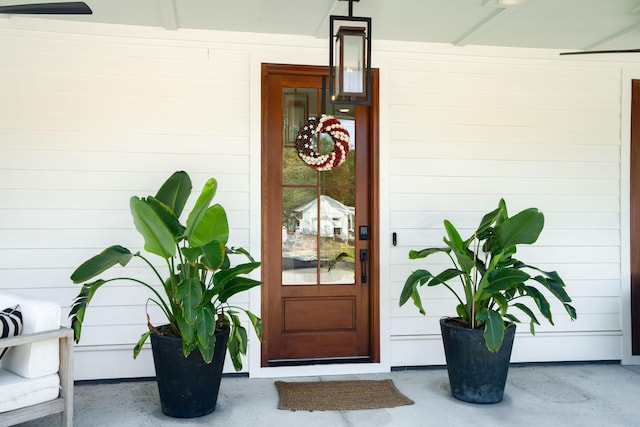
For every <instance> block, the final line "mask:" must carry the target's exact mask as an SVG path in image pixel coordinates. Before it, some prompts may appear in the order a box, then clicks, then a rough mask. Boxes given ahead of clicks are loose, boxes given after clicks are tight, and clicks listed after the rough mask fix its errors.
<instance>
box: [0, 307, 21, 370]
mask: <svg viewBox="0 0 640 427" xmlns="http://www.w3.org/2000/svg"><path fill="white" fill-rule="evenodd" d="M21 332H22V313H21V312H20V306H19V305H16V306H15V307H9V308H5V309H4V310H2V311H0V338H7V337H15V336H16V335H20V333H21ZM7 350H8V348H3V349H0V359H2V356H4V354H5V353H6V352H7Z"/></svg>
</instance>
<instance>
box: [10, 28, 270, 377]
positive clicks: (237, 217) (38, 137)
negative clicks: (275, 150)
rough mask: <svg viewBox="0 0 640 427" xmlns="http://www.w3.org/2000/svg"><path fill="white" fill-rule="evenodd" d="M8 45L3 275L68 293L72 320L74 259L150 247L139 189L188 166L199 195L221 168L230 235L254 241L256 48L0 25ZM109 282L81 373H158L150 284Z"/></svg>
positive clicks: (87, 334)
mask: <svg viewBox="0 0 640 427" xmlns="http://www.w3.org/2000/svg"><path fill="white" fill-rule="evenodd" d="M0 57H2V61H0V236H1V237H0V278H1V279H0V288H2V289H15V290H16V291H19V292H21V293H23V294H26V295H30V296H33V297H39V298H46V299H51V300H55V301H57V302H59V303H60V304H61V305H62V306H63V313H64V319H63V322H65V323H66V324H68V320H67V319H66V314H67V313H68V308H69V305H70V303H71V301H72V299H73V297H74V296H75V295H76V294H77V292H78V291H79V285H74V284H73V283H72V282H71V281H70V279H69V276H70V274H71V272H72V271H73V269H74V268H75V267H76V266H78V265H79V264H80V263H81V262H82V261H84V260H85V259H87V258H89V257H90V256H93V255H95V254H97V253H98V252H99V251H101V250H102V249H104V248H105V247H107V246H110V245H113V244H122V245H124V246H126V247H128V248H130V249H131V250H132V251H137V250H140V248H141V246H142V244H143V242H142V239H141V237H139V235H138V234H137V233H136V232H135V230H134V228H133V221H132V219H131V215H130V213H129V208H128V206H129V198H130V196H132V195H134V194H135V195H139V196H146V195H153V194H155V192H156V191H157V189H158V188H159V186H160V185H161V184H162V183H163V182H164V180H165V179H166V178H168V177H169V175H170V174H171V173H172V172H173V171H175V170H186V171H187V172H188V173H189V174H190V176H191V178H192V180H193V184H194V194H193V195H192V200H191V201H190V203H191V204H189V205H188V206H192V203H194V202H195V198H196V197H197V194H199V192H200V189H201V188H202V186H203V184H204V182H205V181H206V180H207V179H208V178H209V177H212V176H213V177H215V178H216V179H217V180H218V192H217V195H216V199H215V200H216V201H218V202H220V203H221V204H222V205H223V206H225V208H226V209H227V212H228V216H229V222H230V226H231V228H232V230H231V241H230V244H232V245H234V246H243V247H246V248H248V249H252V248H250V247H249V191H250V189H249V67H248V63H249V53H248V51H247V50H246V49H245V50H243V49H233V50H232V49H225V48H224V47H220V46H215V45H212V44H209V45H205V44H203V43H194V42H186V43H181V42H175V43H167V46H163V43H162V41H158V40H145V39H135V38H127V37H106V36H92V35H77V34H63V33H56V32H52V33H48V32H46V31H45V32H38V31H20V30H15V29H4V30H1V29H0ZM187 214H188V211H186V212H185V213H184V215H185V218H186V215H187ZM253 249H254V250H256V249H257V248H253ZM151 257H152V259H154V262H157V263H158V266H159V267H160V268H161V269H164V268H166V267H164V265H163V263H162V260H161V259H160V258H159V257H155V256H153V255H152V256H151ZM131 265H133V266H134V268H133V269H129V268H128V271H129V272H130V273H131V272H132V273H133V275H135V276H137V277H145V278H147V279H148V280H149V282H150V283H156V279H155V278H154V277H152V276H150V275H149V274H148V272H147V270H146V268H145V267H144V266H143V265H142V264H136V262H135V260H134V261H132V264H131ZM136 266H138V267H136ZM161 271H162V270H161ZM124 272H125V271H124V270H122V269H121V268H119V267H118V268H114V272H113V273H111V274H117V275H123V273H124ZM106 275H107V276H109V274H106ZM107 286H108V288H107V287H105V288H104V289H103V290H102V291H101V292H99V293H98V294H97V295H96V297H95V299H94V300H93V301H92V307H91V308H90V309H89V310H88V312H87V316H86V321H85V326H84V328H83V335H82V340H81V342H80V344H79V345H77V347H76V369H75V373H76V379H87V378H110V377H141V376H153V375H155V373H154V370H153V364H152V363H148V362H149V361H148V360H147V361H134V360H133V358H132V348H133V344H134V343H135V342H136V341H137V340H138V338H139V336H140V335H141V334H142V333H143V332H144V331H145V330H146V326H145V325H146V320H145V303H146V302H147V298H149V297H150V296H151V295H150V293H149V292H148V291H146V289H144V288H142V287H141V286H137V285H135V284H133V283H125V282H118V283H115V284H113V285H107ZM236 302H237V303H238V304H239V305H245V306H246V305H247V304H248V297H247V296H243V297H239V298H237V299H236ZM0 304H1V302H0ZM149 311H150V314H151V315H152V319H154V321H156V322H158V323H161V322H162V321H163V317H162V315H161V313H160V312H159V310H157V309H156V308H155V307H153V305H152V304H150V310H149ZM141 357H142V358H143V359H150V355H149V354H148V352H145V353H144V354H143V355H142V356H141ZM226 369H227V370H229V371H233V367H232V364H231V363H227V364H226Z"/></svg>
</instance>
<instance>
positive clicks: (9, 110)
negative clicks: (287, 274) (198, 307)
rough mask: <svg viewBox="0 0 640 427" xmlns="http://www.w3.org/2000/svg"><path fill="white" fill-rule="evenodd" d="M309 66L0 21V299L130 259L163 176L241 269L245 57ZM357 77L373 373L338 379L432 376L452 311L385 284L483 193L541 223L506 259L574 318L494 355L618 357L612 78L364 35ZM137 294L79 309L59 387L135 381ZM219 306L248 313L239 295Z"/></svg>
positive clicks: (253, 160)
mask: <svg viewBox="0 0 640 427" xmlns="http://www.w3.org/2000/svg"><path fill="white" fill-rule="evenodd" d="M326 56H327V49H326V46H325V41H323V40H316V39H308V38H301V37H289V36H265V35H250V34H235V33H216V32H196V31H178V32H169V31H164V30H159V29H144V28H142V29H141V28H133V27H125V26H101V25H87V24H73V23H63V22H48V21H39V20H30V19H17V18H12V19H1V20H0V58H2V59H1V60H0V288H2V289H9V290H14V291H17V292H21V293H24V294H27V295H32V296H39V297H43V298H49V299H53V300H56V301H58V302H60V303H61V304H62V305H63V306H64V309H63V311H64V312H65V313H66V312H67V311H68V306H69V305H70V303H71V300H72V298H73V297H74V296H75V295H76V294H77V291H78V286H76V285H73V284H72V283H71V281H70V280H69V275H70V274H71V272H72V271H73V269H74V268H75V267H76V266H77V265H79V263H80V262H82V261H84V260H85V259H86V258H88V257H90V256H92V255H94V254H95V253H97V252H99V251H100V250H102V249H103V248H104V247H106V246H109V245H111V244H116V243H119V244H123V245H125V246H129V247H130V248H132V249H136V248H138V247H140V246H141V244H142V242H141V240H140V238H138V236H137V234H136V233H135V231H134V229H133V226H132V222H131V219H130V216H129V212H128V198H129V197H130V196H131V195H132V194H137V195H146V194H154V193H155V191H156V189H157V187H158V186H159V185H160V184H161V183H162V182H163V181H164V179H165V178H166V177H167V176H168V175H169V174H170V173H171V172H173V171H174V170H178V169H184V170H186V171H188V172H189V174H190V175H191V176H192V178H193V180H194V188H196V189H198V190H199V188H200V187H201V186H202V184H203V183H204V181H205V180H206V179H207V178H208V177H210V176H214V177H216V178H217V179H218V181H219V190H218V196H217V197H218V201H219V202H220V203H222V204H223V205H224V206H225V207H226V208H227V210H228V212H229V217H230V222H231V226H232V234H231V235H232V242H233V244H235V245H242V246H245V247H247V248H248V249H250V250H251V251H252V252H253V253H254V255H258V254H259V251H260V158H259V156H260V63H262V62H274V63H297V64H314V65H325V64H326ZM374 65H375V66H376V67H378V68H380V73H381V88H380V96H381V105H380V112H381V141H380V143H381V153H382V158H381V165H380V170H381V189H382V194H381V206H380V209H381V218H382V219H381V222H382V224H381V228H382V229H381V235H382V236H381V240H382V254H381V255H382V257H381V258H382V259H383V260H385V262H383V263H382V264H381V274H382V281H381V296H382V304H381V315H382V324H381V338H382V339H381V341H382V344H381V345H382V358H383V360H382V363H381V364H379V365H376V366H372V365H364V366H360V367H358V369H360V370H369V371H374V370H388V369H389V367H390V366H407V365H428V364H442V363H443V362H444V358H443V352H442V345H441V343H440V341H439V334H438V327H437V321H438V318H439V317H440V316H443V315H447V314H451V313H452V307H453V300H452V299H451V298H450V296H449V295H447V294H446V293H443V292H442V290H437V289H428V290H425V292H424V294H423V295H424V296H425V298H428V302H427V309H428V316H426V317H423V316H420V315H419V314H418V313H417V310H415V309H414V308H413V307H412V306H411V305H410V304H409V305H407V306H406V307H403V308H399V307H398V301H397V300H398V295H399V292H400V289H401V287H402V284H403V282H404V279H405V277H406V276H407V275H408V274H409V273H410V272H411V271H412V270H413V269H416V268H418V267H423V264H421V263H419V262H416V261H409V260H408V258H407V253H408V250H409V249H411V248H416V249H418V248H422V247H426V246H432V245H437V244H438V243H439V242H440V240H441V236H442V232H443V230H442V220H443V219H445V218H448V219H450V220H452V221H454V223H457V224H461V225H462V226H463V227H466V228H467V229H468V230H470V229H471V228H473V227H475V225H477V222H478V221H479V219H480V217H481V215H482V213H484V212H486V211H488V210H490V209H492V208H494V207H495V206H496V205H497V202H498V200H499V198H500V197H504V198H505V199H506V201H507V203H508V205H509V207H510V208H511V210H512V212H515V211H516V210H520V209H522V208H526V207H530V206H535V207H538V208H540V209H541V210H542V211H543V212H544V213H545V215H546V220H547V226H546V229H545V231H544V232H543V235H542V236H541V239H540V241H539V244H538V245H536V246H535V247H533V248H530V249H527V250H526V251H523V254H522V258H523V259H525V260H527V261H530V262H531V263H534V264H536V265H539V266H541V267H546V268H549V269H556V270H558V272H559V273H560V274H561V275H562V276H563V277H564V278H565V280H566V281H567V283H568V286H569V292H570V295H572V296H573V297H574V299H575V306H576V309H577V310H578V320H577V321H576V322H570V321H569V320H568V319H567V317H566V316H565V315H563V312H562V311H561V309H559V307H558V305H555V308H556V310H555V311H554V315H555V318H556V325H557V326H556V327H555V328H551V327H549V326H546V325H543V327H541V328H540V329H539V333H538V334H537V336H536V337H535V338H532V337H530V336H529V335H528V334H527V333H526V329H528V328H526V327H521V328H520V329H521V333H520V336H519V337H518V339H517V341H516V346H515V348H514V355H513V358H512V360H513V361H515V362H519V361H548V360H598V359H621V358H623V357H626V356H625V354H624V352H623V344H624V342H623V339H622V336H623V333H625V334H628V328H627V322H626V321H625V322H624V323H623V322H622V319H623V318H624V315H625V313H626V312H627V311H628V295H627V292H626V291H625V289H623V288H621V286H623V285H624V286H627V287H628V281H627V280H626V277H627V276H628V268H626V267H624V266H627V265H628V255H627V253H628V243H627V244H625V240H624V238H623V237H621V236H625V235H628V228H625V222H624V218H625V217H627V218H628V211H627V212H625V211H624V207H625V206H627V210H628V205H625V202H624V200H626V198H628V187H626V189H625V187H624V180H625V179H627V178H626V176H625V175H624V170H625V169H624V166H623V165H625V162H627V161H628V152H626V151H625V150H624V147H625V144H628V141H627V140H628V132H627V133H625V129H624V128H623V126H622V124H621V123H627V122H628V121H627V122H625V118H624V117H622V116H621V114H623V115H624V114H627V115H628V107H625V106H624V102H623V101H624V99H625V97H627V96H628V90H629V89H628V87H627V85H626V83H627V79H628V76H629V73H627V74H624V75H623V73H624V72H625V70H627V69H630V67H631V65H632V64H631V65H630V64H620V63H616V62H607V61H604V60H598V61H596V60H592V59H590V60H581V59H578V60H575V59H574V60H565V59H559V58H558V57H557V56H556V52H551V51H544V50H543V51H540V50H522V49H496V48H479V47H467V48H453V47H450V46H444V45H427V44H414V43H411V44H399V43H390V42H382V41H381V42H378V43H376V44H375V47H374ZM625 108H626V109H625ZM621 117H622V118H621ZM625 135H626V136H625ZM625 138H626V139H625ZM621 153H622V154H621ZM627 180H628V179H627ZM621 188H622V189H623V191H624V192H621ZM621 218H622V219H621ZM626 227H628V225H627V226H626ZM392 232H396V233H398V242H399V245H398V246H397V247H392V246H391V239H390V235H391V233H392ZM625 233H626V234H625ZM525 255H526V258H524V257H525ZM625 257H626V258H627V262H626V264H625ZM146 298H147V294H146V293H144V292H143V291H142V290H141V289H139V288H138V287H136V286H133V285H123V284H119V285H116V286H113V287H112V288H111V289H110V290H106V289H105V290H104V291H102V292H101V293H100V294H98V295H97V296H96V298H95V300H94V301H93V303H92V305H93V307H92V308H91V309H90V310H89V311H88V316H87V320H86V325H85V330H84V333H83V339H82V341H81V342H80V344H79V345H78V346H77V348H76V378H77V379H87V378H110V377H138V376H152V375H154V372H153V367H152V364H151V363H150V362H149V359H150V355H149V353H148V352H145V353H144V354H143V355H142V356H141V357H142V358H143V359H147V360H146V361H133V360H132V359H131V347H132V344H133V343H134V342H135V341H136V340H137V338H138V336H139V335H140V334H141V333H142V332H143V331H144V328H145V326H144V325H145V322H146V319H145V316H144V305H145V301H146ZM238 302H239V303H241V304H245V305H247V306H250V308H251V309H252V310H253V311H256V312H259V307H260V293H259V290H257V291H256V292H253V293H252V294H251V295H250V296H247V297H245V299H241V300H239V301H238ZM63 321H65V322H67V323H68V321H67V320H66V319H63ZM245 366H246V368H247V369H250V370H251V373H252V375H258V376H268V375H282V374H295V375H304V374H306V373H309V370H308V368H300V369H294V370H288V371H283V370H278V369H272V370H269V369H261V368H260V367H259V348H258V346H255V345H254V346H252V348H251V349H250V358H249V360H248V361H247V363H246V365H245ZM230 369H231V364H227V370H230ZM322 369H325V370H328V371H327V372H339V371H340V370H341V369H342V370H345V369H348V370H350V371H351V372H353V369H352V367H344V366H342V367H333V368H332V367H323V368H322ZM314 372H316V371H315V368H314Z"/></svg>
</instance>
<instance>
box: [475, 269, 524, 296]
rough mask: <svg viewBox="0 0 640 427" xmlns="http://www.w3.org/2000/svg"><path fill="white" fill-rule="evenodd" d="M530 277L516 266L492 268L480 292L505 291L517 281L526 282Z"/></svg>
mask: <svg viewBox="0 0 640 427" xmlns="http://www.w3.org/2000/svg"><path fill="white" fill-rule="evenodd" d="M530 278H531V276H530V275H529V274H527V273H526V272H524V271H522V270H519V269H517V268H501V269H498V270H493V271H491V272H490V273H489V274H488V275H487V281H488V282H487V283H488V285H487V286H486V287H485V288H484V289H482V292H484V293H486V294H492V293H494V292H500V291H506V290H508V289H510V288H512V287H513V286H514V285H516V284H518V283H524V282H526V281H527V280H529V279H530ZM478 299H479V297H478V296H476V300H478Z"/></svg>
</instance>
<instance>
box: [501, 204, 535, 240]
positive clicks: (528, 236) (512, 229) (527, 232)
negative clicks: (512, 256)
mask: <svg viewBox="0 0 640 427" xmlns="http://www.w3.org/2000/svg"><path fill="white" fill-rule="evenodd" d="M543 227H544V215H543V214H542V212H540V211H539V210H538V209H536V208H529V209H525V210H523V211H521V212H518V213H517V214H515V215H514V216H512V217H511V218H509V219H507V220H506V221H505V222H503V223H502V224H500V225H498V226H496V228H495V234H496V238H497V239H498V244H499V245H500V247H502V248H509V247H510V246H514V245H519V244H532V243H535V242H536V240H538V236H540V233H541V232H542V228H543Z"/></svg>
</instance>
